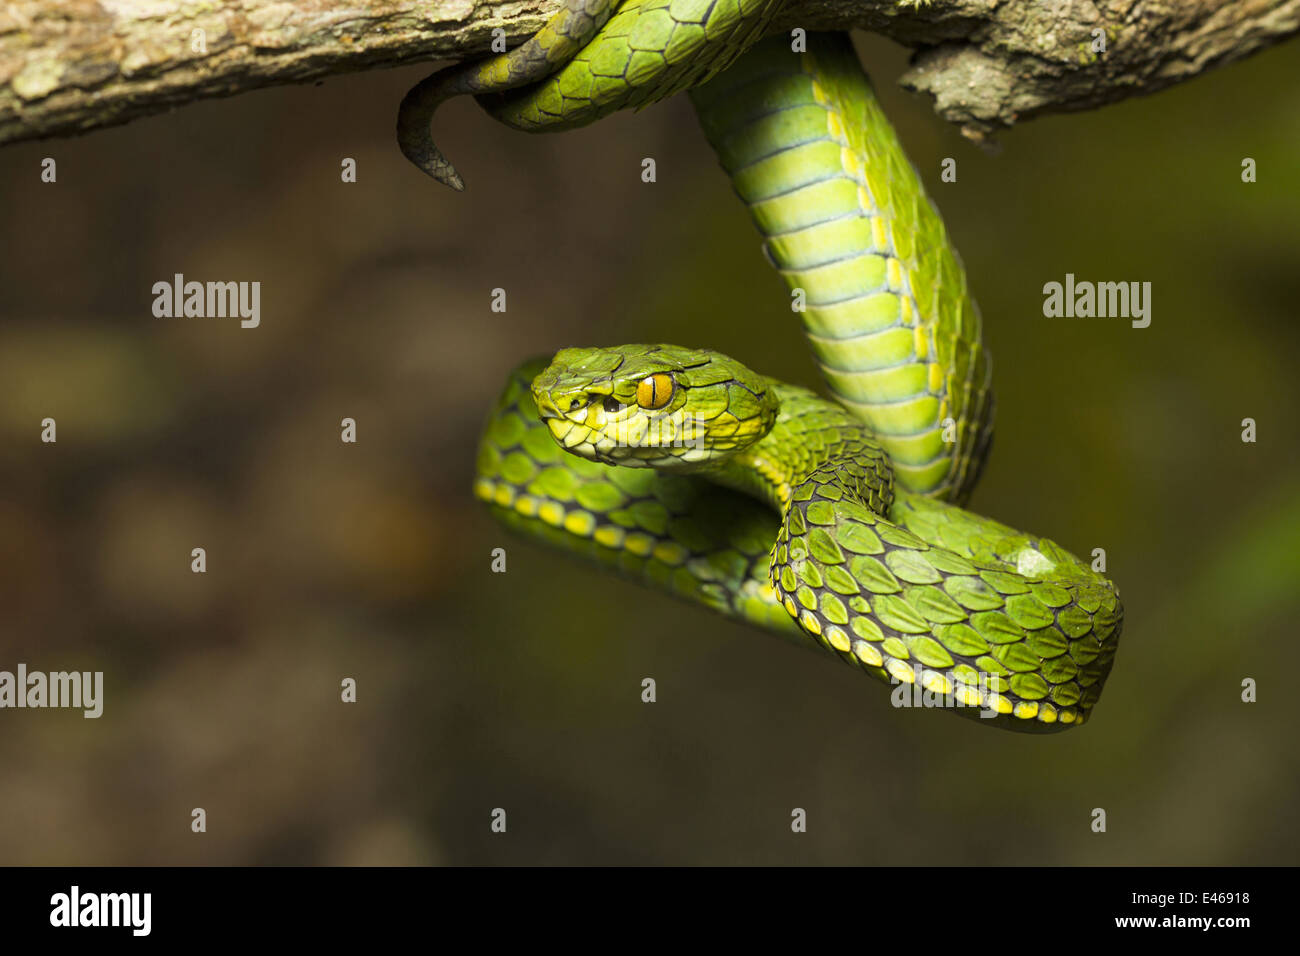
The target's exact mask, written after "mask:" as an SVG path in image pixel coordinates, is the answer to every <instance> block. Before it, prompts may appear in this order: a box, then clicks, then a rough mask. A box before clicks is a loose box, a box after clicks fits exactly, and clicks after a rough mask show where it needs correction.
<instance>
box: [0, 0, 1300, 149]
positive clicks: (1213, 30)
mask: <svg viewBox="0 0 1300 956" xmlns="http://www.w3.org/2000/svg"><path fill="white" fill-rule="evenodd" d="M558 6H559V0H432V2H429V0H426V2H411V0H405V2H397V0H345V2H339V0H292V2H290V0H16V2H8V3H0V143H5V142H14V141H18V140H24V139H35V138H42V137H47V136H60V135H67V134H71V133H79V132H85V131H88V130H93V129H96V128H99V127H103V126H108V125H112V124H116V123H123V122H126V121H128V120H131V119H134V118H136V117H139V116H146V115H149V114H151V113H157V112H160V111H162V110H165V109H169V108H171V107H174V106H177V105H180V104H183V103H187V102H191V101H193V100H197V99H202V98H205V97H212V96H229V95H232V94H235V93H241V92H244V91H245V90H251V89H256V88H258V87H263V86H270V85H276V84H282V83H301V82H305V81H310V80H314V79H318V78H322V77H328V76H332V75H336V74H339V73H344V72H349V71H353V70H365V69H372V68H375V67H381V66H395V65H400V64H406V63H416V62H421V61H424V62H432V61H434V60H440V59H462V58H470V57H476V56H480V55H483V54H485V53H487V52H488V50H489V44H490V43H491V40H492V31H493V30H494V29H495V28H497V27H500V28H501V29H502V30H504V31H505V35H506V37H507V39H508V40H509V42H510V43H511V45H513V44H514V43H516V42H518V41H520V40H522V39H524V38H525V37H526V36H528V35H529V34H531V33H532V32H534V31H535V30H537V28H538V27H539V26H540V25H541V24H542V22H543V21H544V20H545V18H546V16H548V15H549V14H550V13H551V12H553V11H554V10H555V9H556V8H557V7H558ZM777 27H778V28H779V29H782V30H788V29H790V28H792V27H804V28H806V29H829V28H849V27H860V28H864V29H868V30H875V31H878V32H881V33H884V34H886V35H888V36H890V37H893V38H894V39H896V40H898V41H899V42H901V43H904V44H906V45H908V46H911V47H914V48H916V50H917V54H916V57H915V60H914V62H913V66H912V68H911V70H909V71H908V73H907V74H905V75H904V77H903V83H904V85H905V86H908V87H910V88H912V89H915V90H918V91H922V92H925V93H928V94H929V95H930V96H931V97H932V98H933V100H934V105H935V110H936V112H938V113H939V115H940V116H942V117H944V118H945V119H947V120H949V121H951V122H954V123H957V124H959V125H960V126H961V127H962V129H963V130H964V131H965V132H966V133H967V135H970V136H971V137H972V138H976V139H979V138H982V137H984V136H985V135H987V134H988V133H990V132H994V131H996V130H998V129H1000V128H1004V127H1007V126H1010V125H1011V124H1013V123H1015V122H1017V121H1020V120H1023V119H1025V118H1028V117H1031V116H1034V115H1037V114H1042V113H1051V112H1061V111H1066V110H1079V109H1086V108H1089V107H1093V106H1098V105H1101V104H1103V103H1108V102H1112V101H1114V100H1118V99H1122V98H1124V97H1127V96H1131V95H1134V94H1137V93H1150V92H1153V91H1155V90H1159V89H1162V88H1163V87H1166V86H1169V85H1171V84H1173V83H1177V82H1179V81H1181V80H1185V79H1188V78H1190V77H1193V76H1196V75H1198V74H1200V73H1202V72H1204V71H1206V70H1208V69H1210V68H1212V67H1215V66H1220V65H1222V64H1225V63H1230V62H1232V61H1234V60H1238V59H1241V58H1242V57H1245V56H1248V55H1250V54H1252V53H1255V52H1257V51H1259V50H1261V49H1263V48H1265V47H1267V46H1269V45H1271V44H1273V43H1277V42H1279V41H1281V40H1283V39H1285V38H1287V37H1289V36H1291V35H1293V34H1295V33H1296V32H1298V31H1300V0H935V2H934V3H933V4H930V5H927V6H924V7H921V8H913V7H911V6H910V5H909V6H906V7H904V6H901V5H900V4H899V3H898V2H897V0H790V3H789V9H788V10H787V11H786V12H785V13H784V14H783V15H782V16H781V18H780V19H779V22H778V24H777ZM1095 30H1100V31H1102V32H1103V35H1104V36H1105V39H1106V51H1105V52H1104V53H1097V52H1094V51H1093V49H1092V44H1093V42H1094V36H1095V34H1094V31H1095ZM196 31H202V33H201V34H199V33H196ZM200 36H201V37H202V41H203V42H202V43H201V44H200V43H197V42H196V38H198V37H200Z"/></svg>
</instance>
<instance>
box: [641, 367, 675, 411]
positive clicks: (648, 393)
mask: <svg viewBox="0 0 1300 956" xmlns="http://www.w3.org/2000/svg"><path fill="white" fill-rule="evenodd" d="M672 397H673V378H672V376H671V375H668V374H666V373H664V372H655V373H654V374H653V375H647V376H646V377H645V378H643V379H641V381H640V382H639V383H638V384H637V387H636V403H637V404H638V405H640V406H641V407H642V408H663V407H664V406H665V405H667V404H668V400H669V399H670V398H672Z"/></svg>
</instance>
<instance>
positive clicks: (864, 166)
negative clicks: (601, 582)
mask: <svg viewBox="0 0 1300 956" xmlns="http://www.w3.org/2000/svg"><path fill="white" fill-rule="evenodd" d="M783 2H784V0H624V2H622V3H619V2H618V0H566V5H565V6H564V7H563V8H562V9H561V10H560V11H559V12H558V13H556V14H555V15H554V17H553V18H552V19H551V20H550V21H548V22H547V24H546V25H545V26H544V27H543V28H542V30H541V31H540V32H538V33H537V34H536V35H535V36H534V37H532V38H531V39H529V40H528V41H526V42H525V43H524V44H522V45H521V46H519V47H517V48H516V49H514V50H512V51H510V52H508V53H505V54H501V55H498V56H496V57H493V58H490V59H487V60H485V61H482V62H478V63H472V64H469V65H460V66H455V67H452V68H450V69H447V70H443V71H440V72H438V73H435V74H434V75H432V76H430V77H429V78H428V79H426V80H425V81H424V82H422V83H420V84H419V85H418V86H416V87H415V88H414V89H412V90H411V92H410V93H408V94H407V96H406V98H405V99H404V100H403V103H402V107H401V111H400V114H399V120H398V141H399V145H400V146H401V148H402V151H403V152H404V153H405V154H406V156H407V157H408V158H409V159H411V160H412V161H413V162H414V163H415V164H416V165H417V166H419V167H420V168H422V169H423V170H424V171H425V172H427V173H429V174H430V175H431V176H433V177H434V178H436V179H438V180H440V181H441V182H444V183H446V184H448V185H451V186H453V187H455V188H457V189H461V188H463V184H462V182H461V179H460V177H459V176H458V175H457V173H456V172H455V170H454V169H453V168H452V166H451V165H450V163H449V162H448V161H447V160H446V159H445V158H444V157H443V155H442V153H441V152H440V151H439V150H438V149H437V148H436V147H435V146H434V144H433V140H432V133H431V129H430V126H431V121H432V118H433V114H434V112H435V110H436V109H437V106H438V105H439V104H440V103H441V102H443V101H444V100H445V99H447V98H448V97H450V96H454V95H458V94H464V93H471V94H475V95H476V96H477V98H478V101H479V102H480V104H482V105H483V106H484V107H485V108H486V109H487V110H488V112H489V113H491V115H493V116H494V117H496V118H497V119H498V120H501V121H503V122H505V123H506V124H508V125H510V126H513V127H515V128H518V129H522V130H527V131H549V130H558V129H566V128H572V127H575V126H581V125H584V124H586V123H589V122H592V121H593V120H596V119H598V118H600V117H602V116H605V115H607V114H609V113H611V112H613V111H615V110H619V109H623V108H625V107H629V106H631V107H640V106H644V105H646V104H648V103H651V102H653V101H656V100H658V99H661V98H663V97H665V96H668V95H671V94H673V93H675V92H678V91H683V90H689V92H690V97H691V99H692V101H693V103H694V105H695V108H696V111H697V113H698V115H699V119H700V122H701V125H702V126H703V128H704V132H705V135H706V136H707V138H708V140H709V142H710V143H711V144H712V146H713V147H714V149H715V150H716V152H717V154H718V156H719V158H720V159H721V162H722V165H723V167H724V168H725V169H726V171H727V172H728V173H729V175H730V176H731V179H732V183H733V186H734V188H735V191H736V192H737V193H738V194H739V196H740V198H741V199H742V200H743V201H744V202H745V203H746V205H747V206H748V207H749V210H750V212H751V214H752V216H753V219H754V221H755V223H756V224H757V226H758V228H759V230H760V232H761V233H762V234H763V236H764V250H765V252H766V253H767V256H768V258H769V260H770V261H771V262H772V263H773V264H774V265H775V266H776V268H777V269H778V271H779V272H780V273H781V275H782V276H783V277H784V278H785V280H786V282H787V284H788V285H789V287H790V289H791V290H792V295H794V296H796V297H797V299H798V300H799V301H801V302H802V305H803V308H802V311H798V310H796V311H798V314H799V315H800V316H801V318H802V321H803V325H804V332H805V333H806V335H807V338H808V341H809V343H810V345H811V347H812V352H813V356H814V358H815V359H816V362H817V364H818V365H819V367H820V369H821V372H822V374H823V376H824V377H825V380H826V384H827V385H828V387H829V389H830V391H831V392H832V393H833V395H834V397H835V399H836V401H829V400H826V399H823V398H819V397H818V396H817V395H815V394H814V393H812V392H809V391H807V390H805V389H802V388H797V387H795V386H791V385H785V384H782V383H779V382H775V381H772V380H769V379H767V378H764V377H763V376H761V375H758V374H756V373H754V372H752V371H750V370H749V369H747V368H745V367H744V366H743V365H741V364H740V363H739V362H736V361H734V360H732V359H730V358H727V357H726V356H723V355H720V354H718V353H715V352H711V351H708V350H695V349H685V348H680V347H676V346H668V345H656V346H647V345H639V346H622V347H618V348H605V349H564V350H562V351H560V352H559V353H558V354H557V355H556V356H555V357H554V359H553V360H552V361H551V362H550V363H549V364H548V363H547V362H546V361H545V360H537V361H533V362H530V363H526V364H524V365H523V366H521V367H520V368H518V369H516V370H515V372H513V373H512V374H511V376H510V378H509V380H508V382H507V385H506V388H505V391H504V393H503V394H502V396H501V398H500V400H499V401H498V403H497V406H496V408H495V409H494V411H493V413H492V415H491V417H490V419H489V422H488V425H487V428H486V430H485V432H484V435H483V437H482V440H481V443H480V447H479V457H478V475H477V479H476V481H475V486H474V490H475V494H476V496H477V497H478V498H479V499H481V500H482V501H484V502H486V503H487V504H488V505H489V507H491V508H492V509H493V511H494V512H495V513H496V515H497V516H498V518H499V519H500V520H502V521H503V522H504V523H505V524H506V525H508V526H510V527H512V528H514V529H517V530H518V531H521V532H523V533H525V534H527V535H530V536H532V537H535V538H540V539H542V540H544V541H547V542H549V543H552V544H555V545H557V546H559V547H560V548H562V549H564V550H566V551H568V552H570V553H572V554H575V555H581V556H585V557H588V558H590V559H592V560H595V561H597V562H599V563H600V564H602V565H604V566H606V567H609V568H611V569H613V570H616V571H619V572H622V573H624V574H625V575H629V576H632V577H634V578H636V579H638V580H641V581H643V582H644V583H646V584H648V585H651V586H654V587H659V588H662V589H666V590H669V591H671V592H673V593H675V594H678V595H680V596H683V597H686V598H688V599H691V600H695V601H698V602H701V603H703V604H706V605H708V606H710V607H712V608H714V609H716V610H718V611H721V612H722V613H724V614H727V615H730V616H733V617H737V618H740V619H743V620H746V621H749V622H751V623H754V624H757V625H759V626H762V627H764V628H767V629H770V630H773V631H776V632H778V633H782V634H785V635H787V636H795V637H797V638H799V639H802V640H806V641H812V642H814V643H816V644H818V645H819V646H821V647H824V648H825V649H827V650H829V651H831V652H832V653H833V654H835V655H837V656H838V657H840V658H841V659H843V660H845V661H847V662H849V663H851V664H853V665H855V666H857V667H859V668H861V669H863V670H865V671H867V672H868V673H870V674H872V675H874V676H876V677H878V678H881V679H883V680H886V681H891V682H896V683H897V682H902V683H908V684H913V685H915V686H919V687H922V688H924V690H925V691H926V692H927V694H930V695H933V697H927V698H926V699H927V701H930V700H933V701H936V702H941V703H942V702H946V703H949V704H954V705H956V706H955V712H958V713H964V714H967V715H971V714H973V713H974V712H976V711H978V712H980V713H981V715H982V716H986V717H990V718H991V719H990V720H987V721H984V722H985V723H989V724H991V725H995V726H1002V727H1007V728H1010V729H1016V730H1027V731H1051V730H1059V729H1063V728H1067V727H1070V726H1074V725H1076V724H1079V723H1082V722H1083V721H1084V720H1086V719H1087V717H1088V715H1089V713H1090V712H1091V709H1092V707H1093V705H1094V704H1095V703H1096V701H1097V698H1098V696H1099V695H1100V693H1101V688H1102V685H1103V683H1104V681H1105V679H1106V676H1107V674H1108V673H1109V671H1110V668H1111V665H1112V663H1113V660H1114V656H1115V650H1116V647H1117V644H1118V641H1119V635H1120V630H1121V625H1122V620H1123V611H1122V608H1121V606H1120V603H1119V595H1118V591H1117V590H1116V588H1115V587H1114V585H1113V584H1111V582H1110V581H1108V580H1107V579H1106V578H1105V577H1103V576H1101V575H1100V574H1098V573H1096V572H1095V571H1094V570H1092V568H1090V567H1089V566H1088V565H1087V564H1086V563H1085V562H1083V561H1080V560H1079V559H1078V558H1076V557H1074V556H1073V555H1071V554H1069V553H1068V552H1066V551H1065V550H1064V549H1062V548H1061V547H1060V546H1059V545H1057V544H1055V543H1054V542H1052V541H1049V540H1047V539H1045V538H1039V537H1036V536H1032V535H1028V534H1025V533H1023V532H1019V531H1016V530H1014V529H1012V528H1009V527H1007V526H1005V525H1002V524H999V523H998V522H996V521H993V520H991V519H988V518H984V517H981V516H979V515H976V514H974V513H972V512H969V511H966V510H963V508H962V507H961V505H963V504H964V503H965V501H966V500H967V498H968V496H969V494H970V492H971V490H972V488H973V486H974V483H975V481H976V480H977V478H978V477H979V472H980V469H981V467H982V465H983V462H984V458H985V456H986V454H987V452H988V448H989V445H990V442H991V438H992V422H993V398H992V390H991V382H990V375H991V364H990V360H989V356H988V354H987V352H986V351H985V349H984V347H983V345H982V342H981V321H980V316H979V312H978V310H977V309H976V307H975V304H974V302H973V300H972V299H971V296H970V294H969V292H968V289H967V285H966V277H965V273H964V272H963V270H962V267H961V265H960V262H959V260H958V258H957V255H956V253H955V251H954V250H953V249H952V247H951V245H950V243H949V241H948V238H947V235H946V232H945V230H944V227H943V223H942V221H941V220H940V218H939V215H938V213H937V211H936V210H935V208H934V207H933V205H932V204H931V203H930V201H929V199H928V198H927V197H926V195H925V192H924V190H923V188H922V186H921V183H920V180H919V178H918V176H917V174H916V171H915V170H914V169H913V168H912V166H911V164H910V163H909V162H908V160H907V158H906V156H905V155H904V153H903V150H902V147H901V145H900V144H899V142H898V139H897V136H896V135H895V133H894V131H893V129H892V127H891V126H890V125H889V122H888V120H887V119H886V118H885V116H884V114H883V113H882V111H881V109H880V107H879V105H878V103H877V101H876V99H875V95H874V93H873V91H872V88H871V85H870V82H869V80H868V79H867V77H866V75H865V74H864V73H863V71H862V68H861V66H860V65H859V63H858V60H857V56H856V54H855V53H854V51H853V49H852V46H851V44H850V42H849V40H848V37H847V35H846V34H841V33H808V34H802V33H800V34H797V35H793V36H780V35H774V36H771V37H769V38H767V39H763V36H764V34H765V33H767V32H768V29H769V27H770V25H771V21H772V18H773V16H774V15H775V14H776V13H777V11H778V10H779V9H780V7H781V5H782V4H783ZM773 509H775V510H776V511H777V512H778V513H779V518H774V517H773V515H772V510H773Z"/></svg>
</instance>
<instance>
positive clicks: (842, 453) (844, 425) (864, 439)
mask: <svg viewBox="0 0 1300 956" xmlns="http://www.w3.org/2000/svg"><path fill="white" fill-rule="evenodd" d="M771 386H772V389H773V391H774V392H775V394H776V395H777V397H778V398H779V399H780V402H781V410H780V413H779V414H778V415H777V419H776V423H775V424H774V425H773V426H772V430H771V431H770V432H768V433H767V435H766V436H764V437H763V438H762V439H761V440H760V441H758V442H756V443H754V444H753V445H751V446H750V447H749V448H746V449H744V450H743V451H740V452H737V453H736V454H734V455H731V456H729V457H728V458H726V459H725V460H723V461H722V462H720V463H719V464H718V465H716V466H714V467H711V468H709V469H708V473H709V475H710V477H711V478H712V479H713V480H714V481H716V482H718V483H719V484H723V485H726V486H727V487H729V488H734V489H735V490H737V491H740V492H743V493H745V494H748V495H751V496H753V497H755V498H758V499H760V500H762V501H765V502H767V503H768V504H770V505H771V506H772V507H773V508H775V509H776V510H777V511H778V512H780V513H782V514H787V513H788V512H789V510H790V509H791V508H792V507H793V506H796V505H799V504H806V503H808V502H810V501H813V500H816V499H828V500H834V501H841V500H847V501H855V502H857V503H859V504H861V505H863V506H865V507H867V508H870V509H871V510H872V511H874V512H875V513H877V514H885V513H886V512H887V511H888V510H889V507H890V505H891V504H892V502H893V497H894V484H893V473H892V469H891V468H890V465H889V461H888V459H887V458H886V456H885V453H884V451H883V450H882V449H881V447H880V446H879V445H878V444H877V443H876V442H875V441H874V440H872V438H871V436H870V433H869V432H868V431H867V429H866V428H865V426H863V424H862V422H861V421H859V420H858V419H856V418H854V417H853V416H852V415H851V414H850V413H849V412H847V411H845V410H844V409H842V408H840V407H838V406H836V405H834V404H832V403H830V402H828V401H826V400H825V399H823V398H820V397H818V396H817V395H816V394H814V393H813V392H810V391H808V390H807V389H804V388H798V387H796V386H794V385H786V384H784V383H781V382H771Z"/></svg>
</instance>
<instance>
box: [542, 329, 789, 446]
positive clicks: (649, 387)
mask: <svg viewBox="0 0 1300 956" xmlns="http://www.w3.org/2000/svg"><path fill="white" fill-rule="evenodd" d="M532 392H533V399H534V400H535V401H536V403H537V411H538V414H539V416H540V417H541V419H542V421H543V422H545V423H546V425H547V427H548V428H549V429H550V431H551V437H552V438H554V439H555V441H556V442H557V443H558V444H559V445H560V447H561V448H563V449H564V450H565V451H568V452H569V453H570V454H574V455H577V456H579V457H580V458H587V459H590V460H592V461H598V462H603V463H605V464H608V465H625V466H630V467H653V468H660V469H677V470H690V469H692V468H695V469H698V468H702V467H705V466H707V465H709V464H710V463H714V462H716V461H717V460H718V459H720V458H721V457H723V456H725V455H728V454H730V453H732V452H735V451H739V450H740V449H742V448H745V447H747V446H749V445H751V444H753V443H754V442H756V441H758V440H759V439H760V438H762V437H763V436H764V435H766V434H767V433H768V431H769V430H770V429H771V427H772V424H773V423H774V422H775V421H776V414H777V411H778V409H779V407H780V402H779V400H778V399H777V397H776V395H775V393H774V392H773V390H772V388H771V387H770V386H769V383H768V381H767V379H765V378H763V376H761V375H759V374H757V373H756V372H753V371H751V370H749V369H748V368H746V367H745V366H743V365H741V364H740V363H739V362H737V361H736V360H735V359H732V358H729V357H727V356H725V355H722V354H721V353H719V352H713V351H710V350H708V349H685V348H680V347H678V346H675V345H621V346H617V347H615V348H601V349H597V348H582V349H561V350H560V351H559V352H557V353H556V355H555V358H554V359H553V360H552V361H551V364H550V365H549V366H547V368H546V369H545V370H544V371H543V372H542V373H541V374H540V375H538V376H537V378H535V379H534V380H533V387H532Z"/></svg>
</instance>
